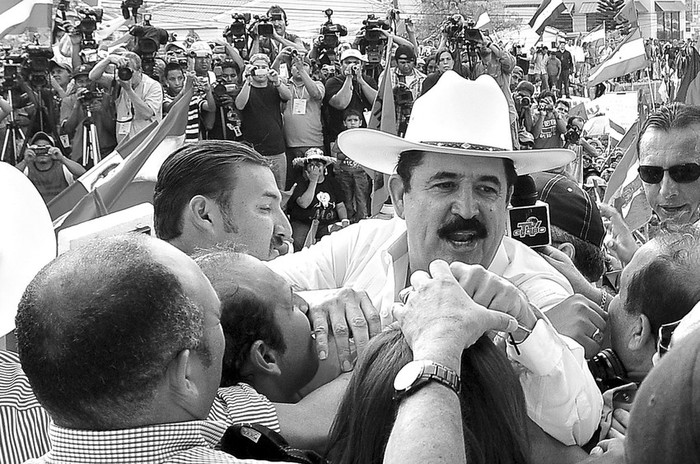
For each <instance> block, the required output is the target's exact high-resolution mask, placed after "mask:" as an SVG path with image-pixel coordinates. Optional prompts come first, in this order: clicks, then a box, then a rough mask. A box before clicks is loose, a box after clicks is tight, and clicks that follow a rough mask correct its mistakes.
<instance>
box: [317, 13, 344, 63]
mask: <svg viewBox="0 0 700 464" xmlns="http://www.w3.org/2000/svg"><path fill="white" fill-rule="evenodd" d="M323 13H324V14H325V15H326V18H328V19H327V20H326V22H325V23H323V24H322V25H321V29H320V30H319V33H320V34H321V35H320V36H319V61H321V62H322V63H324V64H329V63H332V62H333V61H334V59H331V58H330V57H329V55H335V49H336V48H337V47H338V45H340V37H344V36H346V35H348V28H347V27H345V26H343V25H342V24H334V23H333V20H332V19H331V17H332V16H333V10H332V9H331V8H327V9H326V10H324V12H323Z"/></svg>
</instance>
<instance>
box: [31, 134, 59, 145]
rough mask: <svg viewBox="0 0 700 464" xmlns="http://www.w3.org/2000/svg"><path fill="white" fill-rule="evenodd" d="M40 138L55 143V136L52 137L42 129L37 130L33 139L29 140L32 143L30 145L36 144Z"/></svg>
mask: <svg viewBox="0 0 700 464" xmlns="http://www.w3.org/2000/svg"><path fill="white" fill-rule="evenodd" d="M39 140H46V141H47V142H49V143H50V144H51V145H55V144H54V142H53V138H52V137H51V136H50V135H49V134H47V133H46V132H42V131H39V132H37V133H36V134H34V136H33V137H32V141H31V142H29V144H30V145H34V144H35V143H37V142H38V141H39Z"/></svg>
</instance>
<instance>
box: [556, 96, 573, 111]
mask: <svg viewBox="0 0 700 464" xmlns="http://www.w3.org/2000/svg"><path fill="white" fill-rule="evenodd" d="M560 103H561V104H562V105H564V106H566V109H568V110H571V103H569V102H568V101H566V100H564V99H563V98H560V99H559V100H557V103H556V104H557V105H558V104H560Z"/></svg>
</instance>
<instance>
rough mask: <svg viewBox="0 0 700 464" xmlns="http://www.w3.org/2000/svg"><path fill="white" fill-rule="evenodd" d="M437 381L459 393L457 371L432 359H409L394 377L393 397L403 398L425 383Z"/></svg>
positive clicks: (460, 382)
mask: <svg viewBox="0 0 700 464" xmlns="http://www.w3.org/2000/svg"><path fill="white" fill-rule="evenodd" d="M431 381H436V382H439V383H441V384H443V385H445V386H447V387H449V388H451V389H452V390H453V391H454V392H455V393H457V394H458V395H459V393H460V391H461V390H462V381H461V380H460V378H459V375H458V374H457V372H455V371H454V370H453V369H450V368H449V367H447V366H443V365H442V364H438V363H436V362H433V361H428V360H423V361H411V362H410V363H408V364H406V365H405V366H403V367H402V368H401V370H400V371H399V373H398V374H396V378H395V379H394V399H396V400H399V399H403V398H405V397H406V396H408V395H410V394H413V393H415V392H417V391H418V390H420V389H421V387H423V386H425V385H427V384H428V383H429V382H431Z"/></svg>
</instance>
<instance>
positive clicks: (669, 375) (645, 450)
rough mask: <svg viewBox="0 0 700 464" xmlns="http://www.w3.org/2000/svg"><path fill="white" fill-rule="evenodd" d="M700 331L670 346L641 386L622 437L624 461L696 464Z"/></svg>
mask: <svg viewBox="0 0 700 464" xmlns="http://www.w3.org/2000/svg"><path fill="white" fill-rule="evenodd" d="M699 423H700V331H698V330H695V331H694V332H693V333H692V335H690V336H688V337H687V338H686V339H685V340H684V341H683V342H681V343H679V344H678V346H674V347H673V348H672V349H671V350H670V351H669V352H668V354H666V355H665V356H664V357H663V358H661V361H660V362H659V363H658V364H657V365H656V366H655V367H654V368H652V370H651V372H650V373H649V375H648V376H647V377H646V378H645V379H644V382H642V386H641V388H640V389H639V391H638V392H637V396H636V398H635V400H634V404H633V406H632V412H631V417H630V421H629V428H628V429H627V436H626V439H625V455H626V461H627V462H633V463H635V464H647V463H648V464H651V463H657V462H663V463H664V464H680V463H687V462H700V448H699V447H698V446H697V443H698V441H699V440H700V428H699V427H698V424H699Z"/></svg>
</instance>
